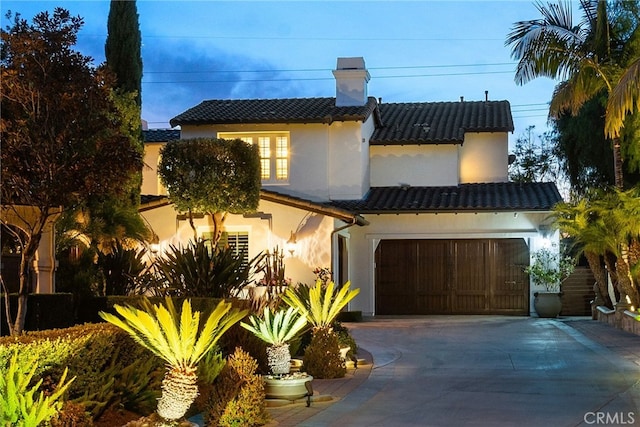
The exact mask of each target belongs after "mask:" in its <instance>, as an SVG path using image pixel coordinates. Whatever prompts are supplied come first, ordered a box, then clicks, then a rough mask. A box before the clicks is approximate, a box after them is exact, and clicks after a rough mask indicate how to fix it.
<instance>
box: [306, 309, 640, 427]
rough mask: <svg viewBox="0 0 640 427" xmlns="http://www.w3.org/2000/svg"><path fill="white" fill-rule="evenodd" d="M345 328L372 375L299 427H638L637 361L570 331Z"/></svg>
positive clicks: (484, 323)
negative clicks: (367, 355) (370, 362)
mask: <svg viewBox="0 0 640 427" xmlns="http://www.w3.org/2000/svg"><path fill="white" fill-rule="evenodd" d="M348 327H349V329H350V330H351V332H352V334H353V336H354V337H355V339H356V341H357V342H358V345H359V346H360V347H362V348H363V349H366V350H367V351H369V352H370V353H371V354H372V356H373V361H374V366H373V369H372V371H371V375H370V376H369V378H368V379H367V381H365V382H364V383H363V384H362V385H360V386H359V387H358V388H357V389H355V390H354V391H353V392H351V393H350V394H348V395H347V396H346V397H344V398H343V399H342V400H340V401H338V402H335V403H334V404H332V405H331V406H329V407H328V408H327V409H326V410H324V411H322V412H320V413H318V414H317V415H315V416H313V417H311V418H309V419H308V420H306V421H304V422H303V423H302V424H300V425H302V426H309V427H310V426H349V427H355V426H368V427H369V426H390V427H398V426H445V427H449V426H523V427H524V426H536V427H537V426H541V427H543V426H553V427H555V426H591V425H597V426H601V425H626V426H633V425H640V381H639V380H640V365H639V364H638V363H640V361H638V363H636V361H634V360H632V359H629V358H625V357H622V356H621V355H619V354H617V353H615V352H613V351H611V350H608V349H607V348H606V347H604V346H602V345H600V344H598V343H596V342H595V341H593V340H590V339H589V338H588V337H586V336H585V335H584V334H582V333H580V332H578V331H577V330H576V329H574V328H572V327H571V326H570V322H567V323H565V322H562V321H559V320H555V319H554V320H548V319H538V318H528V317H499V316H426V317H410V318H409V317H402V318H393V317H376V318H375V319H373V320H369V321H365V322H361V323H351V324H348ZM634 338H637V339H638V340H640V337H635V336H634Z"/></svg>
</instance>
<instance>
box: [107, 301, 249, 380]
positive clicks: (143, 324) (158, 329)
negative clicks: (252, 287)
mask: <svg viewBox="0 0 640 427" xmlns="http://www.w3.org/2000/svg"><path fill="white" fill-rule="evenodd" d="M143 307H144V309H143V310H140V309H137V308H135V307H130V306H119V305H116V306H114V308H115V310H116V312H117V314H119V315H120V317H118V316H116V315H113V314H110V313H105V312H100V317H102V318H103V319H104V320H106V321H107V322H109V323H112V324H114V325H116V326H118V327H120V328H121V329H123V330H124V331H126V332H127V333H128V334H129V335H131V337H132V338H133V339H134V340H135V341H136V342H138V343H139V344H140V345H142V346H143V347H145V348H147V349H149V350H150V351H151V352H153V353H154V354H155V355H157V356H158V357H160V358H162V359H163V360H165V361H166V362H167V363H168V364H169V365H170V366H172V367H188V368H193V367H195V365H196V364H197V363H198V361H199V360H200V359H201V358H202V357H203V356H204V355H205V354H206V353H207V352H208V351H209V350H210V349H211V348H212V347H213V346H214V345H215V344H216V343H217V341H218V340H219V339H220V337H221V336H222V334H224V332H226V331H227V329H229V328H230V327H231V326H232V325H233V324H234V323H236V322H238V321H240V320H241V319H242V318H244V317H245V316H246V314H247V311H246V310H243V311H240V310H236V309H234V310H231V304H230V303H226V302H225V301H221V302H220V303H219V304H218V306H217V307H216V309H215V310H214V311H213V313H211V315H209V317H208V318H207V321H206V322H205V324H204V327H203V328H202V330H200V312H199V311H196V312H194V311H193V310H192V309H191V303H190V302H189V300H185V301H184V302H183V304H182V310H181V312H180V313H179V314H178V312H177V310H176V309H175V307H174V305H173V302H172V301H171V299H167V300H166V306H164V305H162V304H157V305H151V303H149V302H148V300H147V299H145V301H144V302H143Z"/></svg>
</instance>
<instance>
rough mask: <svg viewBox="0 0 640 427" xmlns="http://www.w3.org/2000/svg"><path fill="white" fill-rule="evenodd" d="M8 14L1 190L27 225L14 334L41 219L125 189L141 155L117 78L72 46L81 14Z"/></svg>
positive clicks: (20, 324)
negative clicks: (128, 129) (117, 93)
mask: <svg viewBox="0 0 640 427" xmlns="http://www.w3.org/2000/svg"><path fill="white" fill-rule="evenodd" d="M8 18H9V20H12V25H11V26H7V28H6V29H3V30H2V32H1V36H2V46H1V47H2V58H1V63H0V64H1V68H0V72H1V78H0V88H1V94H2V95H1V96H2V116H1V117H0V138H1V139H2V150H1V152H0V155H1V161H2V167H1V170H2V176H1V178H2V190H1V192H2V193H1V196H2V202H3V207H4V208H5V209H10V210H12V211H13V213H14V214H15V215H16V216H18V217H21V218H22V219H23V222H24V223H25V224H27V225H26V228H27V229H26V230H24V231H25V237H24V238H23V240H24V241H23V242H21V244H22V247H23V250H22V253H21V261H20V289H19V295H18V311H17V316H16V318H15V321H12V320H11V319H7V320H8V323H9V324H11V333H12V334H20V333H21V332H22V331H23V329H24V321H25V316H26V310H27V306H26V303H27V297H28V294H29V283H28V281H27V278H28V274H29V266H30V265H31V263H32V262H33V260H34V257H35V255H36V252H37V250H38V246H39V244H40V240H41V238H42V233H43V230H44V226H45V224H46V223H47V222H48V221H50V220H51V218H52V217H53V216H54V215H55V214H56V213H57V212H58V211H59V208H60V207H62V208H63V209H68V208H71V207H74V206H77V205H79V204H82V203H84V202H85V201H86V200H87V199H88V198H91V197H94V198H98V197H102V196H106V197H109V196H111V195H114V194H118V193H119V192H121V191H122V189H123V185H124V184H125V183H126V182H128V180H129V179H130V176H131V174H132V173H134V172H135V171H137V170H139V169H140V168H141V167H142V155H141V153H140V152H139V150H137V149H136V147H135V144H134V143H132V140H131V138H130V136H129V135H127V134H126V133H123V131H122V127H123V124H122V119H121V117H122V115H121V112H120V111H119V109H118V104H117V102H116V98H115V97H114V94H113V90H112V86H113V85H112V83H113V78H112V76H111V75H110V74H109V73H108V72H107V70H105V69H104V68H102V67H99V68H95V67H93V66H92V59H91V58H90V57H87V56H84V55H82V54H81V53H80V52H78V51H76V50H74V49H73V46H74V45H75V43H76V40H77V34H78V31H79V30H80V28H81V27H82V25H83V20H82V18H80V17H79V16H78V17H74V16H71V15H70V13H69V12H68V11H67V10H65V9H62V8H56V9H55V10H54V12H53V14H49V13H48V12H41V13H39V14H37V15H36V16H35V17H34V18H33V21H32V23H31V24H29V23H28V22H27V21H26V20H24V19H22V18H21V17H20V15H19V14H18V15H15V16H12V15H11V14H9V15H8ZM21 205H22V206H25V205H26V206H28V207H29V212H30V217H25V216H24V214H23V209H22V208H21ZM2 220H3V221H6V218H4V217H3V218H2Z"/></svg>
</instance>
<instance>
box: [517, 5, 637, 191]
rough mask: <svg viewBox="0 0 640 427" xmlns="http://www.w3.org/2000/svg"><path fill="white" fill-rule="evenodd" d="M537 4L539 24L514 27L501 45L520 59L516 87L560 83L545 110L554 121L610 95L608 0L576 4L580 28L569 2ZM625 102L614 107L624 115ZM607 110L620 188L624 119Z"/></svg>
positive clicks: (615, 72)
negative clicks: (540, 80)
mask: <svg viewBox="0 0 640 427" xmlns="http://www.w3.org/2000/svg"><path fill="white" fill-rule="evenodd" d="M535 5H536V8H537V9H538V11H539V12H540V14H541V15H542V19H535V20H529V21H520V22H516V23H515V24H514V26H513V28H512V31H511V32H510V33H509V34H508V35H507V40H506V42H505V44H506V45H511V47H512V49H511V56H512V57H513V58H514V59H517V60H518V65H517V68H516V74H515V81H516V83H517V84H519V85H522V84H525V83H527V82H529V81H531V80H533V79H535V78H538V77H549V78H552V79H556V78H559V79H562V80H563V81H562V82H561V83H560V84H558V85H557V86H556V89H555V90H554V94H553V97H552V100H551V105H550V108H549V115H550V116H551V117H556V118H557V117H559V116H560V115H561V114H563V113H565V112H569V113H571V114H574V115H575V114H577V113H578V112H579V110H580V107H581V106H582V105H583V104H584V103H585V102H586V101H588V100H589V99H591V98H593V97H594V96H595V95H597V94H599V93H602V92H603V91H606V93H608V94H612V93H613V91H614V89H616V82H617V76H619V75H620V74H621V67H620V66H619V65H618V64H616V62H615V61H614V60H613V58H612V55H611V48H610V46H611V42H612V38H611V35H610V30H609V28H610V22H609V18H608V15H607V3H606V1H605V0H580V8H581V9H582V11H583V18H582V21H581V22H580V23H578V24H575V23H574V22H573V16H572V8H571V2H570V1H559V2H558V3H557V4H548V5H546V6H545V5H543V4H542V3H540V2H537V3H536V4H535ZM620 90H622V88H621V89H620ZM625 96H627V93H626V92H623V94H622V95H620V98H625ZM624 101H625V102H622V101H618V103H617V104H615V105H616V107H619V106H620V105H622V110H623V111H625V112H626V111H627V110H628V108H627V107H628V102H629V101H628V100H627V99H624ZM610 111H611V114H612V117H611V118H610V119H609V120H610V124H609V128H610V129H616V132H612V131H607V135H610V136H611V137H613V141H612V142H613V158H614V176H615V186H616V187H617V188H622V186H623V174H622V154H621V148H620V138H619V132H617V131H619V129H620V128H621V126H622V120H621V119H618V120H617V121H615V120H614V117H620V116H621V113H619V112H618V113H617V115H615V114H614V111H615V110H614V108H613V107H612V109H611V110H610ZM608 114H609V112H608ZM616 125H617V127H616Z"/></svg>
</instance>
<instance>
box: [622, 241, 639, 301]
mask: <svg viewBox="0 0 640 427" xmlns="http://www.w3.org/2000/svg"><path fill="white" fill-rule="evenodd" d="M621 246H622V247H621V249H620V257H619V258H618V260H617V262H616V269H617V271H618V285H619V286H620V291H621V293H622V292H624V293H625V294H626V296H628V297H629V300H630V301H620V302H621V303H623V304H625V303H629V304H631V305H632V306H634V307H638V306H639V303H640V298H639V297H640V295H639V294H638V289H637V288H636V285H635V281H634V280H633V276H632V275H631V266H630V264H629V247H628V245H626V244H623V245H621ZM622 298H623V296H622V295H621V299H622Z"/></svg>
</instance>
